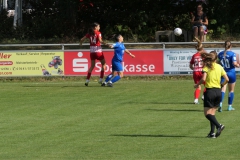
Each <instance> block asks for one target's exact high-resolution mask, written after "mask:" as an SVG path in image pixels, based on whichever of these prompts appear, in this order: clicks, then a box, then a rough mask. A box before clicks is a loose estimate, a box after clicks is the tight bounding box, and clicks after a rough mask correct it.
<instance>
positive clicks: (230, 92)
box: [227, 71, 236, 111]
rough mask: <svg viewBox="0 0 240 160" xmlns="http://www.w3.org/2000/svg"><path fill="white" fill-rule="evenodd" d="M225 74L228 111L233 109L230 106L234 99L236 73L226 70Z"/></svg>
mask: <svg viewBox="0 0 240 160" xmlns="http://www.w3.org/2000/svg"><path fill="white" fill-rule="evenodd" d="M227 76H228V78H229V82H228V109H227V110H228V111H233V110H235V109H234V108H233V107H232V103H233V99H234V88H235V82H236V73H235V71H234V72H228V73H227Z"/></svg>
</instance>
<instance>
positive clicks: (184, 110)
mask: <svg viewBox="0 0 240 160" xmlns="http://www.w3.org/2000/svg"><path fill="white" fill-rule="evenodd" d="M145 110H149V111H174V112H179V111H180V112H203V110H200V109H145Z"/></svg>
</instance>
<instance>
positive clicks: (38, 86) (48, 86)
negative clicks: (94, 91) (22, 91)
mask: <svg viewBox="0 0 240 160" xmlns="http://www.w3.org/2000/svg"><path fill="white" fill-rule="evenodd" d="M23 87H26V88H27V87H29V88H41V87H42V88H50V87H54V88H79V87H81V88H82V87H83V88H88V87H90V88H91V87H94V88H96V87H102V86H87V87H86V86H85V85H76V86H70V85H69V86H58V85H44V86H43V85H41V86H40V85H36V86H27V85H25V86H23ZM102 88H104V87H102ZM108 88H110V87H108Z"/></svg>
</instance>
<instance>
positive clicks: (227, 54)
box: [218, 41, 239, 112]
mask: <svg viewBox="0 0 240 160" xmlns="http://www.w3.org/2000/svg"><path fill="white" fill-rule="evenodd" d="M224 46H225V50H224V51H222V52H220V53H219V54H218V60H219V62H220V64H221V65H222V67H223V68H224V70H225V71H226V72H227V76H228V78H229V82H228V109H227V110H228V111H233V110H235V109H234V108H233V107H232V103H233V99H234V88H235V83H236V72H235V67H239V64H238V63H237V60H236V54H235V53H234V52H233V51H231V47H232V44H231V42H230V41H226V42H225V43H224ZM226 88H227V85H225V86H223V87H222V99H221V103H220V107H219V108H218V112H222V102H223V100H224V95H225V92H226Z"/></svg>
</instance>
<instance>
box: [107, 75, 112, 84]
mask: <svg viewBox="0 0 240 160" xmlns="http://www.w3.org/2000/svg"><path fill="white" fill-rule="evenodd" d="M111 78H112V74H109V75H108V76H107V78H106V79H105V82H106V83H107V82H108V81H109V80H110V79H111Z"/></svg>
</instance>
